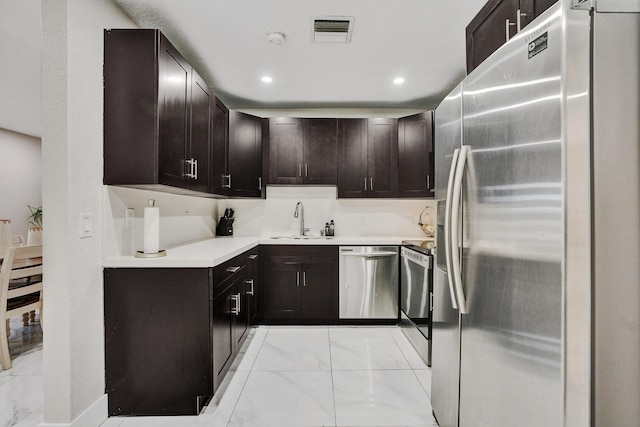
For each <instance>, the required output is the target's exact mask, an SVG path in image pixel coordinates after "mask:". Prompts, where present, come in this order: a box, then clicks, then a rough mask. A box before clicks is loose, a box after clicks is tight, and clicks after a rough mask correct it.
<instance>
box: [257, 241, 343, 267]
mask: <svg viewBox="0 0 640 427" xmlns="http://www.w3.org/2000/svg"><path fill="white" fill-rule="evenodd" d="M261 251H262V252H261V257H262V258H263V259H262V262H263V263H276V264H299V263H317V262H338V247H337V246H334V245H308V246H307V245H269V246H264V247H263V248H262V249H261Z"/></svg>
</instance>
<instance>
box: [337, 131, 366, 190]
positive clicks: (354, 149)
mask: <svg viewBox="0 0 640 427" xmlns="http://www.w3.org/2000/svg"><path fill="white" fill-rule="evenodd" d="M365 179H367V119H338V197H366V195H365ZM366 185H367V188H368V184H366Z"/></svg>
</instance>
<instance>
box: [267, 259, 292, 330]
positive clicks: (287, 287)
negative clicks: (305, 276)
mask: <svg viewBox="0 0 640 427" xmlns="http://www.w3.org/2000/svg"><path fill="white" fill-rule="evenodd" d="M263 267H264V271H263V277H264V283H263V286H262V291H263V292H264V294H263V301H264V317H265V319H298V318H300V280H301V277H300V264H298V263H286V262H283V263H271V262H267V263H264V264H263Z"/></svg>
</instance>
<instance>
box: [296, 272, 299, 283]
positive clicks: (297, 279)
mask: <svg viewBox="0 0 640 427" xmlns="http://www.w3.org/2000/svg"><path fill="white" fill-rule="evenodd" d="M296 286H300V272H299V271H296Z"/></svg>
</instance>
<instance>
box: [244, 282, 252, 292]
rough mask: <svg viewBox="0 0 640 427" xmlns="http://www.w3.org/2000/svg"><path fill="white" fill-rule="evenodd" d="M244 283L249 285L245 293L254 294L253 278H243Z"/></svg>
mask: <svg viewBox="0 0 640 427" xmlns="http://www.w3.org/2000/svg"><path fill="white" fill-rule="evenodd" d="M244 283H245V285H251V290H250V291H247V295H254V293H253V279H250V280H245V281H244Z"/></svg>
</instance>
